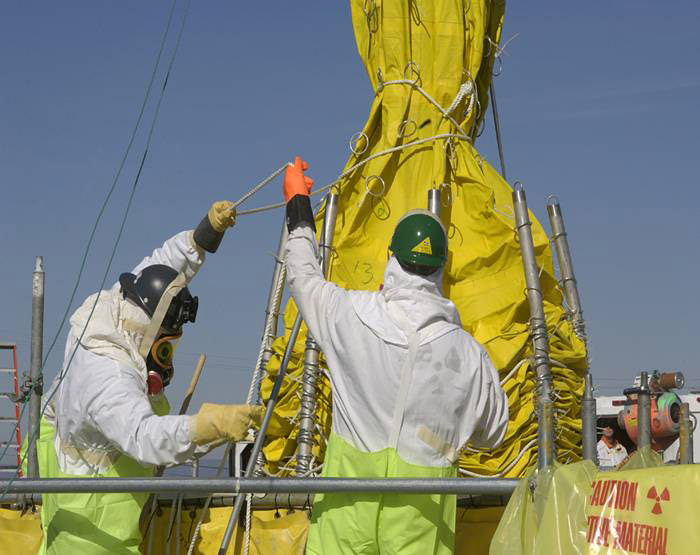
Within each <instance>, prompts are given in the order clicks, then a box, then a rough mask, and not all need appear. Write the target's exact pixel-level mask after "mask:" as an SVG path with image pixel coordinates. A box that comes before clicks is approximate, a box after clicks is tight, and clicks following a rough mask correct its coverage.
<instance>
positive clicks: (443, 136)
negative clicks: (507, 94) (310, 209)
mask: <svg viewBox="0 0 700 555" xmlns="http://www.w3.org/2000/svg"><path fill="white" fill-rule="evenodd" d="M449 138H455V139H461V140H464V141H467V142H471V139H470V138H469V137H467V136H466V135H465V136H463V135H457V134H455V133H440V134H438V135H433V136H432V137H426V138H425V139H417V140H415V141H411V142H410V143H406V144H403V145H399V146H395V147H392V148H387V149H386V150H382V151H380V152H376V153H375V154H372V155H371V156H368V157H367V158H365V159H364V160H362V161H361V162H358V163H357V164H354V165H352V166H350V167H349V168H348V169H347V170H345V171H344V172H343V173H341V174H340V175H339V176H338V178H337V179H336V180H334V181H331V182H330V183H328V184H327V185H324V186H323V187H321V188H320V189H317V190H316V191H312V193H311V196H314V195H320V194H321V193H324V192H326V191H327V190H328V189H330V188H331V187H335V186H336V185H338V184H339V183H340V182H341V181H342V180H343V179H345V178H346V177H347V176H348V175H350V174H351V173H352V172H354V171H355V170H356V169H358V168H361V167H362V166H364V165H365V164H367V163H368V162H370V161H372V160H375V159H376V158H379V157H381V156H385V155H387V154H392V153H394V152H398V151H400V150H403V149H405V148H410V147H414V146H419V145H422V144H425V143H429V142H431V141H435V140H437V139H449ZM283 206H285V203H284V202H278V203H276V204H268V205H266V206H259V207H258V208H250V209H248V210H240V211H239V212H238V215H239V216H247V215H250V214H257V213H258V212H265V211H267V210H274V209H275V208H282V207H283Z"/></svg>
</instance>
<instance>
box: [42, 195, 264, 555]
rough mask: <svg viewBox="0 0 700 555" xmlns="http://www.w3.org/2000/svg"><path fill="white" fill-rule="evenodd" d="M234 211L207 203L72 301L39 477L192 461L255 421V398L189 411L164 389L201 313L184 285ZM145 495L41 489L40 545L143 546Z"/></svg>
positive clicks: (59, 549)
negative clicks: (100, 285) (172, 404)
mask: <svg viewBox="0 0 700 555" xmlns="http://www.w3.org/2000/svg"><path fill="white" fill-rule="evenodd" d="M234 222H235V211H234V210H233V205H232V203H230V202H228V201H222V202H217V203H214V204H213V205H212V208H211V209H210V210H209V213H208V214H207V216H206V217H205V218H204V219H203V220H202V222H201V223H200V224H199V226H198V227H197V229H196V230H195V231H184V232H182V233H179V234H177V235H175V236H174V237H172V238H171V239H168V240H167V241H166V242H165V244H164V245H163V246H162V247H160V248H158V249H156V250H155V251H153V253H152V254H151V255H150V256H147V257H146V258H144V259H143V260H142V261H141V262H140V263H139V264H138V265H137V266H136V267H135V268H134V269H133V270H132V271H131V273H126V274H122V275H121V276H120V278H119V283H117V284H115V285H114V286H113V287H112V288H111V289H108V290H105V291H101V292H100V293H99V294H97V293H96V294H94V295H91V296H90V297H88V298H87V299H86V300H85V302H84V303H83V305H82V306H81V307H80V308H78V310H76V311H75V313H74V314H73V316H72V317H71V319H70V331H69V334H68V340H67V342H66V349H65V358H64V363H63V367H62V370H61V372H60V373H59V375H58V376H57V378H56V380H55V381H54V383H53V385H52V388H51V391H55V394H54V396H53V398H52V399H51V400H50V402H49V403H48V405H47V406H46V411H45V415H44V418H43V419H42V422H41V435H40V439H39V442H38V455H39V469H40V474H41V476H42V477H43V478H59V477H62V478H63V477H77V476H82V477H125V476H130V477H144V476H151V475H153V470H154V467H155V466H156V465H173V464H179V463H184V462H187V461H191V460H192V459H193V458H195V457H197V456H199V455H202V454H204V453H206V452H207V451H208V450H210V449H211V448H212V447H214V446H216V445H218V444H221V443H223V442H225V441H237V440H240V439H242V438H244V437H245V436H247V434H248V431H249V429H250V428H251V427H253V426H255V425H257V424H259V421H260V416H261V414H260V410H261V409H260V408H259V407H252V406H249V405H214V404H209V403H204V404H203V405H202V407H201V409H200V411H199V412H198V413H197V414H196V415H194V416H188V415H182V416H168V412H169V405H168V401H167V399H166V398H165V395H164V393H163V388H164V387H165V386H166V385H167V384H168V383H169V381H170V379H171V378H172V375H173V367H172V356H173V352H174V348H175V345H176V343H177V340H178V338H179V337H180V336H181V335H182V326H183V324H185V323H186V322H194V320H195V317H196V314H197V306H198V299H197V297H192V295H191V294H190V292H189V290H188V288H187V284H188V283H189V282H190V280H191V279H192V278H193V277H194V276H195V274H196V273H197V271H198V270H199V267H200V266H201V265H202V263H203V262H204V256H205V255H204V251H205V250H206V251H209V252H215V251H216V249H217V248H218V246H219V244H220V242H221V239H222V238H223V235H224V231H225V230H226V229H227V228H228V227H231V226H232V225H233V224H234ZM98 297H99V298H98ZM93 308H94V311H93ZM147 497H148V494H147V493H134V494H130V493H106V494H91V493H85V494H48V495H47V494H44V495H43V498H42V499H43V506H42V511H41V521H42V527H43V533H44V542H43V544H42V549H41V553H53V554H60V555H65V554H80V555H86V554H88V555H92V554H107V553H110V554H114V553H139V547H138V546H139V543H140V541H141V533H140V531H139V516H140V514H141V509H142V508H143V505H144V503H145V501H146V499H147Z"/></svg>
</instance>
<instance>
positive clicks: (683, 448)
mask: <svg viewBox="0 0 700 555" xmlns="http://www.w3.org/2000/svg"><path fill="white" fill-rule="evenodd" d="M680 424H681V429H680V434H679V437H678V444H679V446H678V447H679V453H678V454H679V461H678V462H679V463H680V464H693V445H692V443H691V439H692V425H691V423H690V405H688V403H681V415H680Z"/></svg>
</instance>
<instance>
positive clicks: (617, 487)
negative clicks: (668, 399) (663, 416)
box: [490, 453, 700, 555]
mask: <svg viewBox="0 0 700 555" xmlns="http://www.w3.org/2000/svg"><path fill="white" fill-rule="evenodd" d="M657 465H661V460H660V458H659V457H658V455H654V454H650V453H644V454H642V455H641V456H639V455H635V456H633V458H632V459H631V461H630V463H629V464H627V465H625V467H624V469H623V470H621V471H617V472H596V469H595V467H594V465H593V463H591V462H589V461H583V462H579V463H576V464H572V465H566V466H558V467H556V468H551V469H548V470H547V471H544V472H541V473H534V474H533V475H532V476H530V477H529V479H525V480H523V481H522V483H521V484H520V485H519V487H518V489H517V490H516V492H515V494H514V495H513V497H512V498H511V500H510V503H509V504H508V507H507V508H506V511H505V513H504V515H503V518H502V520H501V522H500V524H499V526H498V530H497V531H496V534H495V536H494V538H493V541H492V543H491V549H490V554H491V555H506V554H507V555H535V554H540V553H556V554H558V555H584V554H585V555H587V554H591V555H593V554H595V555H602V554H606V555H627V554H630V555H631V554H633V553H645V554H647V555H690V554H694V553H697V552H698V545H700V527H698V526H697V520H698V519H697V514H696V511H695V507H696V506H697V499H698V496H700V466H698V465H672V466H657ZM535 485H536V487H534V486H535Z"/></svg>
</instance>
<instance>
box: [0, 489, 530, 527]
mask: <svg viewBox="0 0 700 555" xmlns="http://www.w3.org/2000/svg"><path fill="white" fill-rule="evenodd" d="M519 482H520V480H518V479H515V478H196V479H192V478H90V479H89V480H85V479H84V478H28V479H26V480H0V488H2V490H3V491H4V490H6V489H7V492H8V493H10V494H13V493H40V492H43V493H135V492H152V493H159V494H162V493H172V494H205V495H206V494H213V493H217V492H221V493H224V494H236V495H238V499H244V498H245V494H248V493H277V494H288V493H306V494H309V493H415V494H449V495H509V494H511V493H512V492H513V490H514V489H515V487H516V486H517V485H518V483H519ZM237 518H238V517H236V519H235V520H237ZM235 520H234V522H235Z"/></svg>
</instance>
